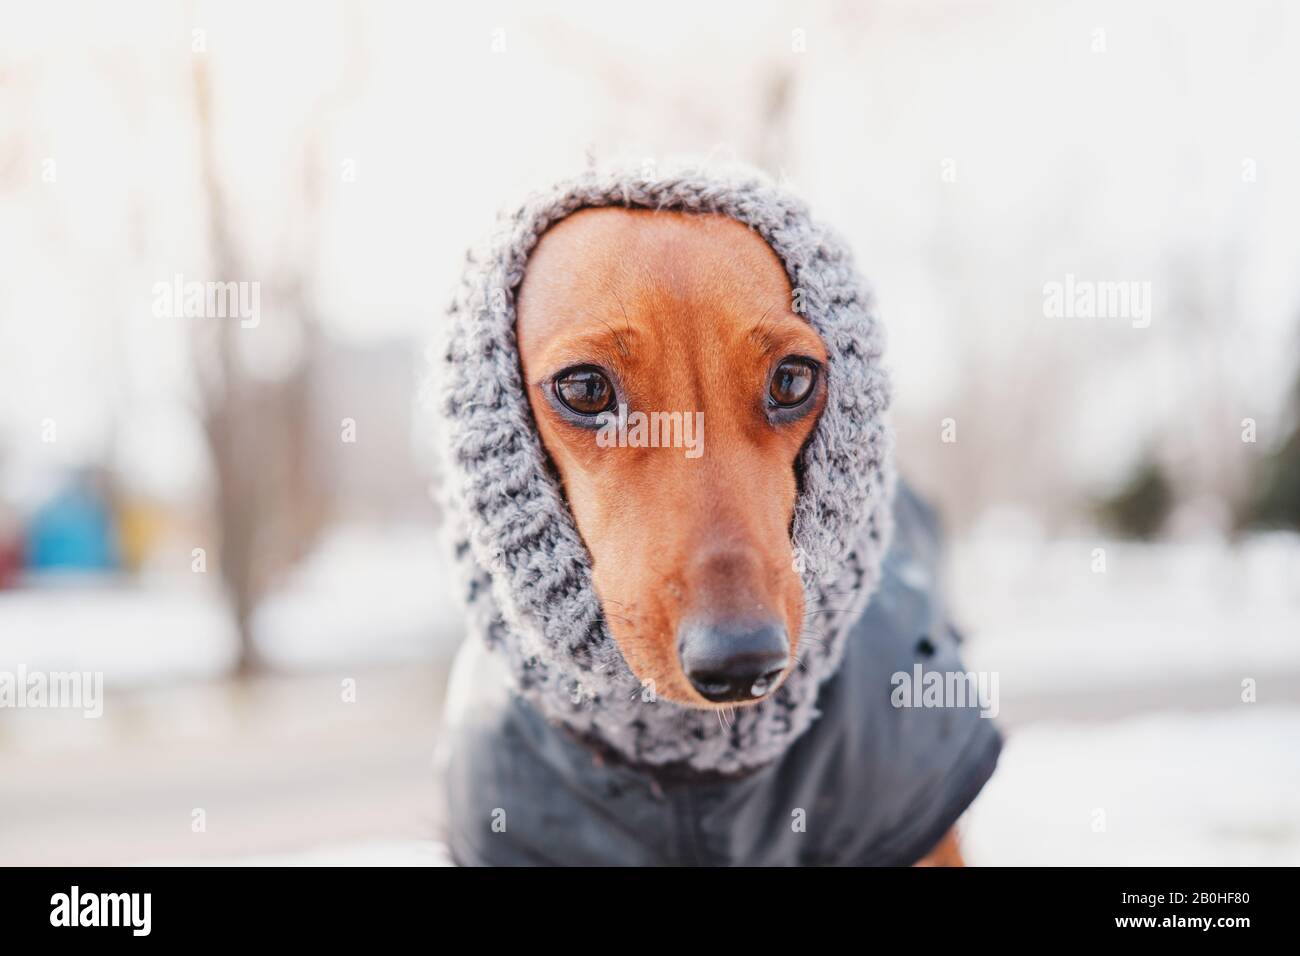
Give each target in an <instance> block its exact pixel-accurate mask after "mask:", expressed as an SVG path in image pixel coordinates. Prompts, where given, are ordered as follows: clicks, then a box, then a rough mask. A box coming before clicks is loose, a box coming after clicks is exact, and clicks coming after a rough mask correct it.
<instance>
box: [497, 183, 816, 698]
mask: <svg viewBox="0 0 1300 956" xmlns="http://www.w3.org/2000/svg"><path fill="white" fill-rule="evenodd" d="M517 305H518V309H517V313H518V320H517V321H518V324H517V329H516V331H517V337H518V342H519V354H520V359H521V363H522V365H523V372H524V377H525V381H526V382H527V388H528V398H529V401H530V403H531V405H532V409H533V415H534V418H535V420H536V422H537V427H538V429H539V432H540V435H541V440H542V442H543V444H544V445H545V447H546V450H547V452H548V453H549V455H550V458H551V460H552V461H553V462H554V464H555V467H556V468H557V470H558V471H559V475H560V478H561V480H562V482H563V485H564V489H565V493H566V495H567V497H568V501H569V506H570V509H571V510H572V512H573V515H574V519H575V520H576V522H577V526H578V530H579V532H580V533H581V534H582V537H583V540H584V541H585V543H586V545H587V548H588V550H589V551H590V553H591V556H592V559H593V562H594V583H595V587H596V591H597V594H598V596H599V598H600V601H601V605H602V608H603V609H604V612H605V617H606V620H607V621H608V622H609V627H610V630H611V632H612V634H613V636H614V638H615V640H616V641H617V642H618V644H619V648H620V650H621V651H622V653H623V657H624V658H625V659H626V660H627V662H628V665H629V666H630V667H631V668H632V670H633V672H634V673H635V674H636V675H637V676H638V677H639V678H640V679H641V680H643V681H647V682H653V687H654V688H655V691H656V692H657V693H658V694H659V695H661V696H663V697H665V698H667V699H669V700H674V701H677V702H679V703H685V704H690V705H694V706H698V707H710V706H720V705H725V706H731V705H734V704H736V703H745V702H750V701H754V700H758V699H760V698H762V697H764V696H765V695H767V694H770V693H771V692H772V691H773V690H774V689H775V688H776V687H777V686H778V685H779V684H780V682H781V680H782V679H783V678H784V676H785V674H787V673H788V672H789V670H790V668H792V667H793V666H795V654H796V653H797V651H798V647H799V639H800V635H801V632H802V630H803V627H802V625H803V613H804V608H803V592H802V588H801V586H800V581H799V577H798V575H797V574H796V572H795V570H794V561H793V553H792V546H791V543H790V522H791V520H792V516H793V512H794V505H795V496H796V480H795V459H796V457H797V455H798V453H799V450H800V448H801V447H802V446H803V444H804V442H805V441H806V440H807V438H808V436H809V434H810V433H811V431H812V429H813V427H814V425H815V423H816V421H817V416H818V415H819V414H820V412H821V409H822V407H823V405H824V404H825V401H826V384H825V382H826V375H825V364H826V349H825V347H824V345H823V344H822V342H821V340H820V338H819V337H818V336H817V335H816V333H815V332H813V331H812V329H811V328H810V327H809V326H808V324H807V323H806V322H804V321H803V320H802V319H800V318H799V316H798V315H796V314H795V313H794V312H793V311H792V309H791V305H792V303H791V289H790V283H789V281H788V280H787V279H786V275H785V271H784V269H783V268H782V266H781V263H780V261H779V260H778V259H777V257H776V254H775V253H773V251H772V250H771V248H770V247H769V246H768V245H767V244H766V243H765V242H764V241H763V240H762V239H761V238H760V237H759V236H758V235H757V234H755V233H754V232H752V231H751V230H749V229H748V228H746V227H745V226H743V225H741V224H740V223H737V222H735V221H733V220H731V219H729V218H726V217H723V216H703V215H690V214H682V213H668V212H647V211H633V210H625V209H589V210H584V211H582V212H578V213H576V214H574V215H573V216H571V217H569V218H567V219H565V220H563V221H561V222H560V223H558V224H557V225H556V226H555V227H554V228H552V229H551V230H550V231H549V232H547V233H546V235H544V236H543V237H542V239H541V241H540V243H539V244H538V246H537V248H536V250H535V251H534V252H533V254H532V256H531V258H530V260H529V263H528V268H527V272H526V275H525V278H524V282H523V285H522V287H521V289H520V292H519V297H518V303H517ZM621 409H624V410H625V411H622V412H621ZM638 413H639V414H638ZM656 413H658V416H657V417H656ZM665 413H670V414H665ZM642 416H644V419H643V418H642Z"/></svg>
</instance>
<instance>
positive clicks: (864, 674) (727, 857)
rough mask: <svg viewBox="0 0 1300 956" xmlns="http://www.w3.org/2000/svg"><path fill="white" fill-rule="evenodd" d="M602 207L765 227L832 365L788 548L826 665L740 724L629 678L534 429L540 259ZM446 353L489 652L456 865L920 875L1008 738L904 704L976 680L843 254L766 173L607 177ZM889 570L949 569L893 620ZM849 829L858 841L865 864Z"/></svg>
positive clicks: (458, 717)
mask: <svg viewBox="0 0 1300 956" xmlns="http://www.w3.org/2000/svg"><path fill="white" fill-rule="evenodd" d="M594 206H624V207H634V208H645V209H652V210H656V209H658V210H674V211H680V212H685V213H716V214H721V215H727V216H730V217H731V218H733V219H735V220H737V221H739V222H741V223H743V224H745V225H747V226H749V227H750V228H751V229H753V230H754V231H755V232H756V233H757V234H758V235H759V236H761V237H762V238H763V239H764V240H765V241H766V242H767V243H768V245H769V246H771V248H772V249H773V251H774V252H775V253H776V254H777V256H778V258H779V259H780V260H781V262H782V263H783V265H784V266H785V270H786V274H787V276H788V278H789V280H790V284H791V288H792V308H793V309H794V311H795V312H797V313H798V314H799V315H801V316H802V317H803V318H804V319H805V320H807V321H808V323H809V324H810V325H811V326H812V327H813V329H814V330H815V331H817V333H818V334H819V335H820V336H821V338H822V341H823V342H824V343H825V345H826V349H827V353H828V362H827V368H826V372H827V401H826V405H825V408H824V410H823V412H822V414H821V416H820V418H819V419H818V422H817V425H816V426H815V428H814V430H813V433H812V435H811V436H810V438H809V440H808V441H807V443H806V444H805V446H804V448H803V449H802V450H801V452H800V454H799V457H798V459H797V462H796V472H797V477H798V481H799V491H798V497H797V499H796V503H795V510H794V520H793V522H792V526H791V539H792V544H793V546H794V553H795V556H796V569H797V570H798V572H799V573H800V576H801V579H802V584H803V590H804V596H805V610H806V611H807V613H808V615H809V620H810V621H816V629H817V633H818V636H819V640H818V641H816V642H808V646H807V647H806V649H805V650H804V653H803V654H802V655H801V659H802V663H803V665H804V666H802V667H799V668H796V669H795V670H794V671H792V672H791V673H790V674H789V675H788V676H787V678H786V680H785V681H784V683H783V684H782V685H781V686H780V687H779V688H778V689H777V691H776V692H775V693H773V694H772V695H770V696H769V697H768V698H766V699H764V700H762V701H760V702H758V703H757V704H754V705H750V706H746V707H741V708H737V709H736V710H735V711H734V712H732V716H731V718H730V719H729V720H728V721H722V720H719V717H718V714H717V712H715V711H712V710H700V709H694V708H689V707H685V706H681V705H678V704H675V703H673V702H671V701H666V700H662V699H658V698H656V697H655V696H654V695H653V694H649V695H647V694H646V693H645V689H644V688H643V687H642V685H641V683H640V681H639V680H638V679H637V678H636V677H635V675H634V674H633V673H632V672H631V669H630V668H629V667H628V666H627V664H626V662H625V661H624V660H623V658H622V655H621V654H620V652H619V650H618V646H617V644H616V642H615V641H614V639H613V637H612V636H611V634H610V632H609V629H608V627H607V626H606V623H605V621H604V618H603V615H602V612H601V608H600V603H599V600H598V599H597V597H596V595H595V592H594V590H593V588H592V584H591V562H590V557H589V555H588V553H587V550H586V548H585V546H584V545H583V543H582V539H581V537H580V536H579V534H578V531H577V528H576V526H575V524H574V522H573V518H572V515H571V513H570V512H569V509H568V506H567V504H566V503H565V500H564V496H563V493H562V490H561V488H560V486H559V482H558V480H557V479H556V477H555V475H554V472H553V469H552V468H551V467H550V466H549V464H548V462H547V459H546V454H545V451H544V449H543V448H542V446H541V442H540V440H539V438H538V436H537V431H536V427H535V424H534V422H533V420H532V412H531V409H530V407H529V405H528V399H527V395H526V392H525V387H524V382H523V378H522V372H521V369H520V363H519V355H518V349H517V346H516V342H515V305H514V304H515V296H516V293H517V292H518V289H519V286H520V284H521V282H522V280H523V276H524V272H525V270H526V268H527V261H528V256H529V254H530V253H531V252H532V250H533V248H534V247H535V246H536V244H537V241H538V240H539V238H540V237H541V235H542V234H543V233H544V232H545V231H546V229H547V228H549V227H550V226H551V225H553V224H554V223H556V222H558V221H559V220H561V219H563V218H564V217H565V216H568V215H570V214H572V213H573V212H576V211H577V210H579V209H583V208H589V207H594ZM444 333H445V339H444V343H443V345H442V347H441V348H440V349H437V350H436V351H435V356H436V363H437V366H438V367H437V368H436V369H435V379H434V381H435V387H436V390H437V395H438V400H439V405H440V410H441V413H442V417H443V420H444V422H445V431H444V434H443V438H444V439H445V443H444V447H443V458H444V463H445V478H446V490H447V499H446V507H447V513H448V516H449V520H450V521H451V522H452V524H453V530H454V535H455V549H454V553H455V556H456V559H457V561H458V563H459V564H460V566H461V568H462V571H463V573H464V578H465V592H464V593H465V599H466V605H467V609H468V612H469V615H468V621H469V626H470V630H471V632H472V633H471V635H470V637H469V639H468V641H467V644H466V648H465V650H464V651H463V652H462V655H461V657H462V659H461V660H459V661H458V664H457V668H456V687H454V688H453V691H454V692H453V693H452V694H451V695H450V696H449V715H448V725H447V728H446V730H445V733H444V735H443V741H444V743H445V744H446V747H447V749H446V750H445V751H444V754H443V763H444V765H445V771H446V777H445V784H446V797H447V803H446V812H447V821H448V826H449V835H448V839H449V843H450V845H451V848H452V851H453V854H454V855H455V856H456V858H457V859H458V860H460V861H462V862H466V863H521V862H539V863H540V862H556V863H558V862H565V863H568V862H573V863H576V862H586V863H635V862H691V861H694V862H727V863H753V862H765V863H775V862H789V863H795V862H828V861H829V862H834V861H840V862H875V863H893V862H900V863H901V862H914V861H915V859H916V858H919V856H920V855H922V854H924V852H925V851H926V850H928V849H929V848H930V846H932V845H933V843H934V842H935V841H937V840H938V838H939V837H940V836H942V834H943V832H944V831H945V830H946V828H947V827H948V826H949V825H951V823H952V821H953V820H954V819H955V818H956V815H958V814H960V812H961V811H962V810H963V809H965V807H966V805H967V804H968V803H969V802H970V800H971V799H972V798H973V796H974V794H975V793H976V792H978V789H979V787H980V786H981V785H982V784H983V782H984V781H985V780H986V779H987V777H988V775H989V773H991V771H992V765H993V761H994V760H995V759H996V754H997V749H998V745H999V744H998V736H997V733H996V731H995V730H994V729H993V726H992V724H991V722H990V721H988V720H984V719H982V718H980V717H979V715H978V713H977V712H976V711H975V710H972V709H971V708H969V707H966V708H940V709H931V710H928V711H927V710H926V709H925V708H915V709H909V708H901V707H893V706H892V705H891V704H890V691H891V689H892V688H891V684H890V680H891V676H892V675H893V674H894V673H895V672H896V670H901V671H909V672H910V669H911V668H912V666H913V664H914V663H915V660H914V658H915V653H916V647H917V646H923V647H926V648H930V649H931V650H932V651H933V660H932V661H931V662H930V664H929V666H930V667H932V668H933V667H941V666H942V667H944V668H947V669H949V670H952V669H953V668H959V662H958V661H957V658H956V656H955V650H953V649H952V647H951V645H952V643H953V641H952V638H951V634H950V633H949V629H948V628H947V626H946V624H944V622H943V621H942V619H941V617H942V609H941V605H940V604H939V602H938V596H937V592H936V585H935V582H934V579H933V570H934V569H933V562H932V561H930V562H927V561H926V560H925V555H926V554H927V553H928V552H927V551H926V548H924V547H919V544H920V543H921V542H922V541H923V539H925V537H926V535H927V529H928V533H930V534H931V536H932V537H933V534H932V532H933V522H932V519H931V518H928V517H926V516H925V514H924V509H922V508H921V507H920V505H919V503H916V501H915V499H914V498H913V497H912V496H911V495H910V494H906V493H905V494H903V495H900V505H901V504H902V503H904V502H906V503H910V505H909V507H901V506H900V508H899V509H897V512H898V515H899V516H906V517H907V520H908V521H909V522H911V524H912V525H913V526H914V527H913V528H912V529H911V530H910V531H909V535H908V537H909V538H911V539H913V540H912V544H909V545H904V544H903V543H901V542H900V544H897V545H895V547H894V548H892V549H891V548H890V543H891V539H892V537H893V534H894V523H895V522H894V520H893V519H894V516H895V508H894V507H893V499H894V496H895V486H896V480H895V476H894V469H893V464H892V454H891V452H892V442H891V439H890V434H889V431H888V428H887V426H886V424H885V421H884V414H885V411H886V409H887V407H888V403H889V384H888V380H887V377H886V375H885V373H884V371H883V368H882V366H881V354H882V341H881V340H882V333H881V329H880V324H879V321H878V320H877V318H876V316H875V310H874V305H873V302H872V299H871V296H870V293H869V292H868V290H867V288H866V286H865V284H864V283H863V281H862V279H861V277H860V276H859V274H858V273H857V270H856V269H855V268H854V266H853V262H852V257H851V255H850V254H849V252H848V250H847V248H846V247H845V246H844V244H843V243H841V242H840V241H839V240H838V239H837V238H836V237H835V236H834V235H833V234H832V233H831V232H829V231H828V230H827V229H825V227H823V226H821V225H820V224H819V223H816V222H815V221H814V220H813V219H812V218H811V217H810V216H809V214H808V211H807V209H806V208H805V207H804V205H803V204H802V203H801V202H800V201H799V200H798V199H796V198H795V197H793V196H792V195H790V194H789V193H788V192H787V191H785V190H784V189H782V188H780V187H778V186H776V185H775V184H773V183H771V182H770V181H768V180H767V179H765V178H764V177H762V176H759V175H757V174H755V173H752V172H747V171H741V172H734V171H726V172H717V171H706V170H700V169H695V168H683V169H678V170H675V171H672V172H664V173H663V174H659V173H657V172H656V171H655V170H647V169H642V170H638V171H635V172H630V173H618V172H615V173H604V174H602V173H595V172H593V173H590V174H588V175H586V176H583V177H580V178H578V179H576V180H572V181H569V182H566V183H561V184H560V185H558V186H556V187H555V188H554V189H552V190H551V191H550V192H547V193H544V194H542V195H539V196H537V197H534V198H533V199H531V200H530V201H528V202H526V203H525V204H524V205H522V206H520V207H518V208H517V209H515V210H513V211H512V212H511V213H510V214H508V215H506V216H504V217H503V218H502V220H501V221H500V223H499V227H498V229H497V231H496V233H495V234H494V235H493V236H492V237H491V239H490V240H489V241H488V242H487V243H486V244H485V245H484V247H483V248H482V249H480V250H478V251H476V252H474V253H471V255H470V256H469V258H468V261H467V267H466V270H465V274H464V277H463V280H462V283H461V287H460V289H459V291H458V293H457V296H456V298H455V301H454V302H453V304H452V306H451V309H450V313H449V321H448V322H447V324H446V328H445V329H444ZM913 545H918V547H913ZM887 551H888V552H889V553H890V555H891V561H893V562H894V564H893V565H892V567H893V572H892V573H893V574H895V575H896V576H897V577H898V581H899V582H900V585H901V584H905V583H906V581H907V580H908V575H909V574H914V575H919V574H920V570H919V569H926V574H927V575H928V576H927V578H926V581H927V583H926V586H925V588H923V589H922V590H920V591H913V590H906V589H905V590H898V591H897V593H896V594H895V596H893V597H891V592H890V589H888V588H886V589H884V590H882V591H881V593H880V594H879V595H877V597H876V599H875V600H873V595H876V594H877V589H878V587H879V586H880V585H881V581H882V573H883V572H882V565H885V561H884V559H885V555H886V552H887ZM889 567H890V566H889V565H886V570H888V568H889ZM897 602H901V604H897V606H896V603H897ZM903 611H907V612H908V613H906V614H904V613H902V612H903ZM904 657H906V658H907V659H906V661H905V660H904ZM904 664H905V665H906V666H902V665H904ZM894 665H898V667H895V666H894ZM882 668H890V669H888V670H882ZM872 688H876V689H879V690H880V691H883V692H884V697H883V705H882V703H881V698H879V697H878V696H876V694H875V693H874V692H873V691H872ZM882 707H884V708H888V711H889V713H888V714H887V713H885V711H884V710H883V709H882ZM972 714H973V715H974V716H973V717H972V716H971V715H972ZM891 715H892V716H891ZM814 730H815V731H816V732H815V733H814V732H813V731H814ZM855 748H857V749H855ZM616 792H617V793H618V794H619V796H617V797H616V796H614V794H615V793H616ZM643 793H644V794H649V798H648V802H647V800H646V799H642V797H641V795H642V794H643ZM790 799H795V800H796V802H795V803H794V804H792V805H791V806H790V807H789V808H788V810H787V809H786V808H785V802H787V801H788V800H790ZM773 801H775V802H773ZM799 801H802V802H799ZM890 801H899V802H898V803H896V804H892V803H890ZM507 804H509V806H507ZM522 804H528V805H530V807H531V809H527V808H525V807H524V806H522ZM832 805H833V806H834V808H835V809H834V811H832V812H827V811H828V808H830V807H831V806H832ZM511 806H513V807H514V808H515V809H514V811H513V812H514V814H515V815H514V816H513V817H512V816H511V813H512V811H511ZM849 807H852V808H855V809H854V810H853V811H852V812H849V813H847V815H845V813H846V810H847V808H849ZM904 809H905V810H907V811H908V813H909V814H912V816H910V817H909V819H908V820H907V821H904V820H903V819H902V818H901V817H900V815H899V811H901V810H904ZM498 811H499V812H498ZM778 811H780V813H778ZM799 812H802V813H803V814H804V817H803V818H802V819H803V824H802V829H800V826H801V824H800V817H799ZM592 814H595V815H596V817H598V818H599V819H586V818H588V817H590V816H592ZM773 814H776V815H777V816H779V817H780V819H776V818H774V816H773ZM819 817H820V818H821V823H819V824H816V826H818V827H820V829H818V833H819V834H821V836H822V838H823V839H824V840H826V841H829V842H825V843H819V842H818V841H816V840H812V839H803V840H793V841H791V840H790V839H787V838H786V835H784V833H783V832H776V831H781V828H782V827H783V826H787V824H786V821H789V825H788V826H787V828H788V829H789V830H790V833H789V835H790V836H800V835H807V834H808V833H811V832H812V831H813V829H814V826H815V824H814V822H813V821H814V820H816V819H817V818H819ZM832 817H835V818H836V820H835V821H832ZM688 819H689V821H691V822H690V825H689V826H688V823H687V821H688ZM512 820H513V821H514V822H513V823H512V822H511V821H512ZM584 820H585V822H583V821H584ZM743 820H750V825H743V824H742V823H741V821H743ZM855 820H856V821H859V822H860V823H861V825H859V823H855V822H854V821H855ZM710 821H712V823H710ZM865 821H874V824H872V825H866V822H865ZM940 822H942V823H943V826H942V827H940V825H939V824H940ZM760 824H761V826H760ZM827 826H831V828H832V829H834V830H835V833H834V835H828V832H827V830H826V829H825V828H826V827H827ZM484 827H486V828H487V829H484ZM846 828H847V829H854V830H855V834H856V835H855V836H854V837H853V838H852V839H849V840H847V842H845V840H844V839H842V838H844V837H845V833H846V832H847V830H846ZM932 830H933V831H934V832H931V831H932ZM769 831H771V832H769ZM927 840H928V841H929V843H926V841H927ZM837 841H838V842H837ZM863 841H865V842H863ZM760 844H761V845H760ZM818 846H821V847H823V850H817V849H815V848H816V847H818ZM836 847H838V848H839V849H838V852H837V853H835V854H832V855H831V856H828V855H827V854H828V853H830V851H831V850H832V849H834V848H836ZM912 853H915V856H911V857H910V858H909V854H912ZM832 856H833V859H832Z"/></svg>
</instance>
